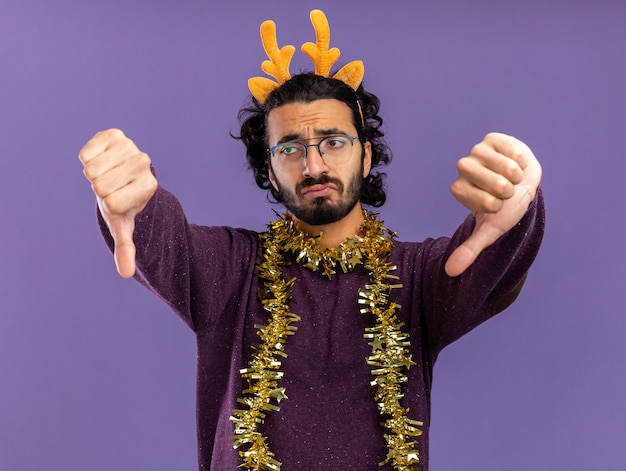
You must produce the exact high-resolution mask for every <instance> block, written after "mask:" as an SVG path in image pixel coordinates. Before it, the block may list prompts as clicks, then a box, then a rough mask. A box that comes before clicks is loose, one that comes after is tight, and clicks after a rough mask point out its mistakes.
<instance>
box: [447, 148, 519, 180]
mask: <svg viewBox="0 0 626 471" xmlns="http://www.w3.org/2000/svg"><path fill="white" fill-rule="evenodd" d="M507 137H508V136H507ZM495 146H496V144H494V143H490V142H489V141H483V142H481V143H479V144H476V145H475V146H474V147H473V148H472V151H471V153H470V155H469V156H468V157H466V158H465V159H461V161H462V160H466V159H467V160H474V161H477V162H479V163H481V164H482V166H483V167H485V168H486V169H488V170H491V171H492V172H494V173H495V174H497V175H501V176H502V177H503V178H505V179H506V180H508V181H509V182H511V183H513V184H517V183H519V182H520V181H521V180H522V178H523V175H524V170H523V168H522V167H521V166H520V164H519V162H518V160H522V158H521V157H519V156H517V155H516V157H515V158H513V157H510V156H509V155H507V154H506V153H504V152H503V151H502V150H498V148H497V147H495ZM507 152H508V151H507ZM461 161H459V162H461Z"/></svg>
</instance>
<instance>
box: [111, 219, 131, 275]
mask: <svg viewBox="0 0 626 471" xmlns="http://www.w3.org/2000/svg"><path fill="white" fill-rule="evenodd" d="M109 229H110V231H111V235H112V236H113V240H114V241H115V246H114V258H115V266H116V267H117V272H118V273H119V274H120V276H122V277H123V278H130V277H132V276H133V275H134V274H135V254H136V248H135V243H134V241H133V232H134V231H135V218H134V217H132V218H126V217H119V218H116V219H114V220H113V221H111V226H110V228H109Z"/></svg>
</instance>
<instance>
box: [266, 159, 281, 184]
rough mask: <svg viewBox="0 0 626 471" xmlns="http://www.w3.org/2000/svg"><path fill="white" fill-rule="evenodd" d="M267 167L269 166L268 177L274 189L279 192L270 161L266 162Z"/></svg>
mask: <svg viewBox="0 0 626 471" xmlns="http://www.w3.org/2000/svg"><path fill="white" fill-rule="evenodd" d="M265 165H267V175H268V177H269V179H270V183H271V184H272V186H273V187H274V189H275V190H276V191H278V185H277V184H276V176H275V175H274V171H273V170H272V166H271V165H270V159H267V160H266V161H265Z"/></svg>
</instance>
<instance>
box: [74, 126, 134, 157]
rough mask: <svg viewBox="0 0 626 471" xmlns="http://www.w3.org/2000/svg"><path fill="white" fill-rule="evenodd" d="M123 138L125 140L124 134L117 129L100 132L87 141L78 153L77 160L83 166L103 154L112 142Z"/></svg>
mask: <svg viewBox="0 0 626 471" xmlns="http://www.w3.org/2000/svg"><path fill="white" fill-rule="evenodd" d="M123 138H125V136H124V133H123V132H122V131H120V130H119V129H107V130H106V131H100V132H98V133H96V134H95V135H94V136H93V137H92V138H91V139H90V140H89V141H87V143H86V144H85V145H84V146H83V148H82V149H81V150H80V152H79V153H78V158H79V159H80V161H81V162H82V163H83V165H84V164H86V163H87V162H89V161H91V160H93V159H94V158H95V157H97V156H98V155H100V154H102V153H103V152H105V151H106V150H107V149H108V148H109V146H110V145H111V143H112V142H114V141H116V140H119V139H123Z"/></svg>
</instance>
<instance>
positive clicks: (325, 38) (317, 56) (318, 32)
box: [302, 10, 341, 77]
mask: <svg viewBox="0 0 626 471" xmlns="http://www.w3.org/2000/svg"><path fill="white" fill-rule="evenodd" d="M310 17H311V23H312V24H313V29H314V30H315V43H316V44H313V43H311V42H308V43H305V44H303V45H302V52H304V53H305V54H306V55H307V56H309V58H310V59H311V60H312V61H313V63H314V64H315V73H316V74H317V75H321V76H323V77H328V76H329V74H330V68H331V67H332V66H333V64H334V63H335V62H337V59H339V55H340V54H341V53H340V52H339V49H337V48H336V47H333V48H332V49H328V46H329V45H330V26H328V20H327V19H326V15H324V13H323V12H322V11H321V10H312V11H311V14H310Z"/></svg>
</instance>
